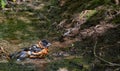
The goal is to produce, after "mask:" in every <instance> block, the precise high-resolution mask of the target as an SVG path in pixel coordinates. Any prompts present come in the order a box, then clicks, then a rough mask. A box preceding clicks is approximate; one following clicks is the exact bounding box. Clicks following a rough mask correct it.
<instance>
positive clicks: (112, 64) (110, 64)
mask: <svg viewBox="0 0 120 71" xmlns="http://www.w3.org/2000/svg"><path fill="white" fill-rule="evenodd" d="M96 47H97V41H96V42H95V45H94V49H93V54H94V56H95V57H96V58H98V59H99V60H101V61H103V62H105V63H107V64H109V66H120V64H116V63H112V62H110V61H107V60H105V59H103V58H101V57H99V56H97V54H96Z"/></svg>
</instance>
